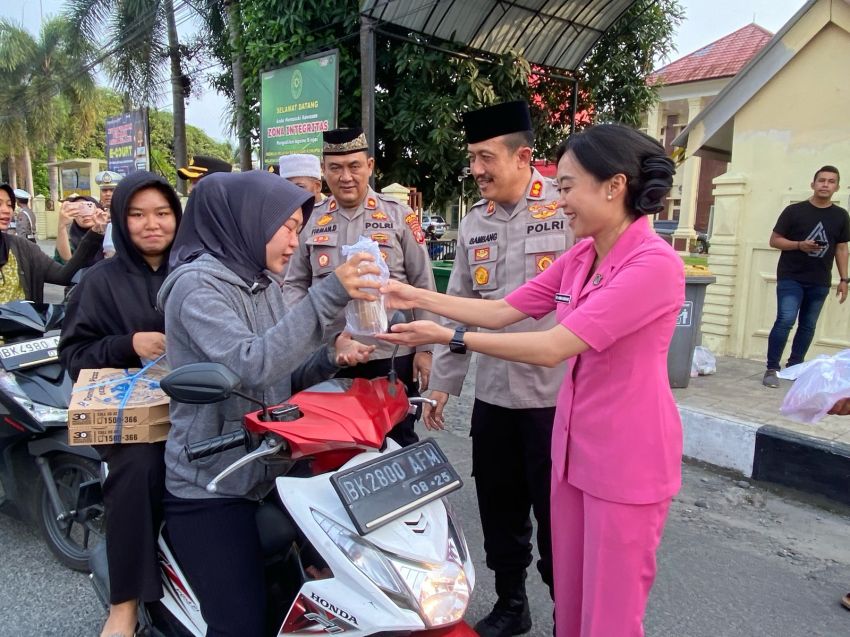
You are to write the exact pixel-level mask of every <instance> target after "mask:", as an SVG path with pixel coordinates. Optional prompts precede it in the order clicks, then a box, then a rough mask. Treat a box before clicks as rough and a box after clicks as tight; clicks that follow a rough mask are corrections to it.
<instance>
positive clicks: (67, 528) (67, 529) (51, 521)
mask: <svg viewBox="0 0 850 637" xmlns="http://www.w3.org/2000/svg"><path fill="white" fill-rule="evenodd" d="M49 463H50V473H51V475H52V476H53V484H54V485H55V486H56V490H57V492H58V494H59V500H60V501H61V503H62V511H61V514H60V515H57V514H56V510H55V509H54V506H53V501H52V500H51V498H50V493H49V492H48V490H47V486H46V485H45V484H44V480H42V479H41V478H39V480H38V485H37V488H36V495H35V501H34V505H35V507H34V508H35V517H36V522H37V524H38V527H39V529H40V531H41V534H42V536H43V537H44V539H45V541H46V542H47V546H48V547H50V550H51V551H52V552H53V554H54V555H55V556H56V559H58V560H59V561H60V562H62V564H64V565H65V566H67V567H68V568H70V569H73V570H75V571H85V572H87V571H89V554H90V552H91V550H92V549H93V548H94V547H95V546H97V544H98V543H100V542H101V541H102V540H103V536H104V528H103V524H104V520H103V517H104V516H103V506H102V505H97V506H95V507H90V508H89V509H88V510H86V511H76V506H77V498H78V496H79V493H80V485H81V484H83V483H85V482H88V481H90V480H98V479H99V477H100V474H99V465H98V464H97V463H96V462H94V461H92V460H89V459H88V458H82V457H80V456H74V455H71V454H66V453H61V454H57V455H55V456H51V457H50V459H49Z"/></svg>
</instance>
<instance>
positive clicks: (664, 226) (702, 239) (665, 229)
mask: <svg viewBox="0 0 850 637" xmlns="http://www.w3.org/2000/svg"><path fill="white" fill-rule="evenodd" d="M653 225H654V227H655V232H657V233H658V234H660V235H661V236H662V237H664V238H665V239H666V240H667V241H668V242H669V243H672V242H673V233H674V232H675V231H676V228H678V227H679V220H678V219H656V220H655V223H654V224H653ZM710 245H711V242H710V241H709V240H708V235H707V234H706V233H705V232H699V231H697V245H696V248H697V253H698V254H706V253H707V252H708V247H709V246H710Z"/></svg>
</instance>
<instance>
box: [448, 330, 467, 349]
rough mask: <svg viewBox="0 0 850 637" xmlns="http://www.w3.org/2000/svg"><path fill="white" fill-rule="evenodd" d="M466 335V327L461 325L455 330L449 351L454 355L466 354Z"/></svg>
mask: <svg viewBox="0 0 850 637" xmlns="http://www.w3.org/2000/svg"><path fill="white" fill-rule="evenodd" d="M464 334H466V326H465V325H461V326H459V327H458V328H457V329H455V333H454V336H452V340H450V341H449V350H450V351H451V352H452V353H454V354H466V345H464V343H463V335H464Z"/></svg>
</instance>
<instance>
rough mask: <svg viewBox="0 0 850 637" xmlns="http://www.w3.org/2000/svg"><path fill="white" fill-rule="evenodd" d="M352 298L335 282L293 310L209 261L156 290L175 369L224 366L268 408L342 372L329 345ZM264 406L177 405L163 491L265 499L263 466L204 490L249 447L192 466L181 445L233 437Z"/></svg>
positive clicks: (270, 475)
mask: <svg viewBox="0 0 850 637" xmlns="http://www.w3.org/2000/svg"><path fill="white" fill-rule="evenodd" d="M349 300H350V297H349V295H348V293H347V292H346V291H345V289H344V288H343V287H342V284H341V283H340V282H339V279H337V277H336V275H333V274H332V275H330V276H328V277H327V278H326V279H325V280H323V281H321V282H320V283H318V284H317V285H314V286H313V287H311V288H310V290H309V291H308V294H307V296H305V297H304V298H303V299H302V300H301V301H300V302H298V303H297V304H295V305H294V306H292V307H287V306H286V304H285V303H284V300H283V295H282V294H281V291H280V287H279V286H278V285H276V284H274V283H272V285H269V286H268V287H266V288H263V289H259V290H254V291H252V290H251V288H250V287H249V286H248V284H247V283H245V282H244V281H243V280H242V279H241V278H239V277H238V276H237V275H236V274H235V273H234V272H232V271H231V270H229V269H228V268H227V267H226V266H224V264H222V263H221V262H220V261H218V260H217V259H215V258H214V257H212V256H210V255H202V256H200V257H198V258H197V259H196V260H195V261H193V262H191V263H188V264H185V265H182V266H180V267H179V268H177V269H176V270H175V271H174V272H172V273H171V274H170V275H169V276H168V278H167V279H166V280H165V283H164V284H163V286H162V289H161V290H160V292H159V306H160V307H163V308H164V310H165V334H166V355H167V357H168V363H169V365H170V366H171V368H172V369H176V368H177V367H180V366H182V365H186V364H188V363H197V362H201V361H211V362H217V363H222V364H223V365H225V366H226V367H228V368H229V369H230V370H231V371H233V372H234V373H235V374H236V375H237V376H238V377H239V378H241V379H242V385H241V390H242V391H243V393H245V394H247V395H249V396H253V397H255V398H257V399H259V400H262V401H263V402H265V403H266V404H267V405H270V406H271V405H275V404H278V403H281V402H284V401H285V400H286V399H287V398H289V397H290V396H291V395H292V393H294V392H295V391H298V390H299V389H302V388H305V387H309V386H310V385H312V384H314V383H316V382H319V381H321V380H324V379H327V378H329V377H330V376H332V375H333V374H334V373H335V372H336V371H337V369H338V368H337V367H336V365H335V364H334V362H333V347H332V346H329V345H327V342H328V341H329V340H330V338H331V337H332V336H334V334H333V333H331V332H330V330H332V329H333V324H334V323H335V322H337V318H338V317H339V316H340V314H341V312H342V311H343V308H344V307H345V304H346V303H347V302H348V301H349ZM256 409H257V406H256V405H254V404H253V403H250V402H248V401H246V400H244V399H242V398H239V397H237V396H233V397H231V398H228V399H227V400H225V401H223V402H220V403H214V404H211V405H185V404H180V403H177V402H175V401H172V402H171V431H170V433H169V435H168V442H167V443H166V446H165V465H166V467H167V471H166V488H167V489H168V491H169V492H170V493H171V494H173V495H175V496H177V497H181V498H210V497H216V496H218V497H245V498H251V499H258V498H260V497H262V496H263V495H265V493H266V492H267V491H268V490H269V488H270V487H271V481H272V480H273V479H274V477H275V472H274V470H273V469H271V468H269V465H266V464H264V463H263V462H261V461H260V462H254V463H252V464H249V465H248V466H245V467H242V468H241V469H239V470H237V471H236V472H235V473H233V474H231V475H230V476H228V477H227V478H225V479H224V480H223V481H222V482H221V483H220V485H219V489H218V492H217V493H216V494H215V496H213V495H211V494H209V493H208V492H207V491H206V490H205V487H206V485H207V483H208V482H209V481H210V480H212V479H213V478H214V477H215V476H216V475H217V474H218V473H219V472H220V471H221V470H222V469H224V468H225V467H226V466H227V465H229V464H231V463H232V462H233V461H235V460H236V459H238V458H239V457H241V456H242V455H244V454H245V450H244V449H243V448H238V449H232V450H230V451H225V452H223V453H220V454H217V455H214V456H210V457H208V458H202V459H200V460H196V461H195V462H189V461H188V459H187V458H186V453H185V451H184V446H185V445H186V444H191V443H194V442H198V441H199V440H204V439H205V438H211V437H212V436H218V435H221V434H225V433H229V432H231V431H235V430H236V429H238V428H239V427H241V425H242V416H243V415H244V414H245V413H247V412H250V411H255V410H256Z"/></svg>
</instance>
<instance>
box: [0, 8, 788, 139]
mask: <svg viewBox="0 0 850 637" xmlns="http://www.w3.org/2000/svg"><path fill="white" fill-rule="evenodd" d="M680 2H681V4H682V5H683V6H684V7H685V12H686V17H685V21H684V22H683V23H682V25H681V26H680V27H679V30H678V33H677V34H676V37H675V45H676V50H677V52H676V53H675V54H674V55H673V57H672V59H671V60H667V61H672V60H675V59H677V58H679V57H682V56H684V55H687V54H688V53H692V52H693V51H696V50H697V49H700V48H702V47H703V46H705V45H707V44H709V43H711V42H713V41H714V40H717V39H718V38H722V37H723V36H724V35H727V34H729V33H731V32H732V31H735V30H737V29H740V28H741V27H743V26H745V25H747V24H749V23H751V22H756V23H757V24H759V25H761V26H763V27H764V28H766V29H767V30H769V31H772V32H773V33H776V32H777V31H778V30H779V29H780V28H782V25H784V24H785V23H786V22H787V21H788V20H789V19H790V18H791V17H792V16H793V15H794V14H795V13H796V12H797V11H798V10H799V9H800V7H802V6H803V5H804V4H805V1H804V0H680ZM64 4H65V2H64V0H2V1H0V16H2V17H4V18H10V19H12V20H14V21H15V22H17V23H18V24H23V25H24V27H26V28H27V29H29V30H30V31H32V32H33V33H36V32H37V31H38V29H39V26H40V24H41V18H42V15H43V16H45V17H47V16H50V15H56V14H58V13H59V12H61V10H62V7H63V6H64ZM192 30H193V24H192V21H191V20H189V21H187V22H186V23H185V24H184V25H183V26H182V27H181V35H188V34H189V33H191V32H192ZM665 63H666V62H665ZM101 81H102V82H103V83H106V80H105V78H102V80H101ZM164 89H165V90H163V93H162V95H161V96H160V98H159V102H158V103H157V106H158V107H159V108H162V109H165V110H171V106H170V101H171V94H170V90H169V87H168V85H165V86H164ZM225 110H226V106H225V100H224V98H223V97H222V96H220V95H218V94H216V92H215V91H213V90H212V89H206V90H205V92H204V94H203V95H202V96H201V97H200V98H196V97H193V98H192V99H191V100H190V101H189V102H188V104H187V106H186V119H187V121H188V122H189V123H190V124H192V125H194V126H198V127H199V128H201V129H203V130H204V131H206V133H207V134H209V135H210V136H212V137H214V138H216V139H232V135H231V134H230V132H229V131H228V130H227V125H226V122H225V121H224V113H225Z"/></svg>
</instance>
